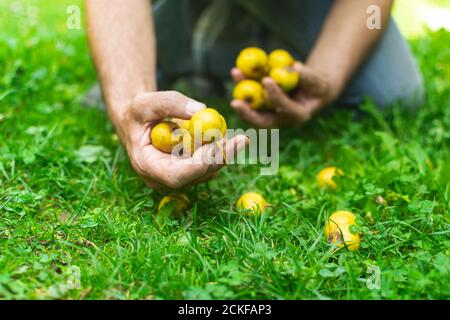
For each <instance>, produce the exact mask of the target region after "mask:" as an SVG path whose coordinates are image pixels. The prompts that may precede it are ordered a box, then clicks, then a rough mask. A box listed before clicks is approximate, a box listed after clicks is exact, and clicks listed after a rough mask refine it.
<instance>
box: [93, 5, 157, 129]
mask: <svg viewBox="0 0 450 320" xmlns="http://www.w3.org/2000/svg"><path fill="white" fill-rule="evenodd" d="M86 9H87V26H88V28H87V34H88V39H89V45H90V48H91V54H92V57H93V59H94V63H95V65H96V68H97V73H98V76H99V79H100V82H101V86H102V91H103V95H104V98H105V102H106V104H107V107H108V111H109V114H110V117H111V120H112V121H113V123H114V125H115V126H116V128H117V129H118V130H119V133H120V134H122V135H123V133H122V132H121V131H123V128H121V123H122V121H121V120H122V119H123V117H124V115H125V112H126V109H127V108H128V106H129V105H130V104H131V101H132V100H133V98H134V97H135V96H136V95H137V94H138V93H141V92H149V91H156V89H157V88H156V50H155V36H154V29H153V17H152V8H151V1H150V0H130V1H123V0H86Z"/></svg>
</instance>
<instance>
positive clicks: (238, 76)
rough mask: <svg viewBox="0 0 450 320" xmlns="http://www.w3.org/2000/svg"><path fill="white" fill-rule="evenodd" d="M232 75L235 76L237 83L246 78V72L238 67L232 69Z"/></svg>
mask: <svg viewBox="0 0 450 320" xmlns="http://www.w3.org/2000/svg"><path fill="white" fill-rule="evenodd" d="M231 77H232V78H233V80H234V82H236V83H237V82H240V81H242V80H245V76H244V74H243V73H242V71H241V70H239V69H238V68H233V69H231Z"/></svg>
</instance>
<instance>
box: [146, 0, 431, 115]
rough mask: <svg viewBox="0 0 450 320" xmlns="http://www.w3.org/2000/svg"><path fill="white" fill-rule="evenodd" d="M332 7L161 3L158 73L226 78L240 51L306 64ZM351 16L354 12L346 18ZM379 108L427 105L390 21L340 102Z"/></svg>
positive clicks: (291, 0) (325, 2) (257, 0)
mask: <svg viewBox="0 0 450 320" xmlns="http://www.w3.org/2000/svg"><path fill="white" fill-rule="evenodd" d="M333 3H334V0H300V1H299V0H280V1H271V0H214V1H208V0H160V1H157V2H156V3H155V5H154V20H155V29H156V36H157V46H158V70H159V72H160V74H161V75H162V79H164V80H166V83H170V82H171V80H174V79H176V78H177V77H180V76H183V75H192V74H201V75H205V76H208V77H211V78H215V79H219V80H227V79H229V77H230V76H229V71H230V69H231V68H232V67H233V66H234V63H235V59H236V56H237V55H238V53H239V51H240V50H241V49H243V48H244V47H248V46H259V47H262V48H264V49H266V50H267V51H270V50H273V49H275V48H284V49H287V50H289V51H290V52H291V53H293V55H294V56H296V58H297V59H300V60H305V59H306V57H307V56H308V54H309V52H310V51H311V49H312V47H313V46H314V43H315V41H316V39H317V38H318V36H319V33H320V31H321V27H322V25H323V23H324V21H325V19H326V17H327V14H328V13H329V11H330V9H331V7H332V5H333ZM349 14H351V13H349ZM365 97H370V98H372V99H373V100H374V101H375V102H376V104H377V105H378V106H379V107H380V108H383V107H387V106H390V105H392V104H394V103H396V102H399V103H400V104H401V105H402V106H404V107H405V108H409V109H415V108H417V107H419V106H420V105H421V104H422V103H423V99H424V86H423V79H422V76H421V74H420V72H419V70H418V68H417V65H416V63H415V61H414V58H413V56H412V54H411V51H410V49H409V46H408V44H407V42H406V41H405V39H404V38H403V37H402V35H401V34H400V31H399V29H398V27H397V25H396V24H395V22H394V21H393V19H391V22H390V24H389V26H388V28H387V30H386V31H385V34H384V35H383V38H382V39H381V41H380V42H379V43H378V45H377V46H376V48H375V49H374V50H373V52H372V54H371V55H370V56H369V57H368V58H367V59H366V61H365V62H364V63H363V64H362V65H361V66H360V68H359V70H358V71H357V72H356V73H355V75H354V76H353V78H352V80H351V81H350V82H349V83H348V85H347V87H346V89H345V90H344V92H343V93H342V95H341V97H340V98H339V100H338V104H343V105H358V104H360V103H361V102H362V101H363V100H364V98H365Z"/></svg>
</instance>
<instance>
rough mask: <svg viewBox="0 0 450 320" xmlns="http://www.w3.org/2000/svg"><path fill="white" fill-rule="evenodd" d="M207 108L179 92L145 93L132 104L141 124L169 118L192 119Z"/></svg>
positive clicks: (134, 113)
mask: <svg viewBox="0 0 450 320" xmlns="http://www.w3.org/2000/svg"><path fill="white" fill-rule="evenodd" d="M204 108H206V106H205V105H204V104H203V103H200V102H198V101H196V100H193V99H191V98H189V97H187V96H185V95H184V94H181V93H179V92H177V91H157V92H145V93H141V94H139V95H137V96H136V97H135V98H134V101H133V104H132V113H133V116H134V118H135V119H137V120H138V121H140V122H149V121H155V120H161V119H164V118H167V117H174V118H181V119H190V118H191V117H192V115H194V113H196V112H198V111H200V110H202V109H204Z"/></svg>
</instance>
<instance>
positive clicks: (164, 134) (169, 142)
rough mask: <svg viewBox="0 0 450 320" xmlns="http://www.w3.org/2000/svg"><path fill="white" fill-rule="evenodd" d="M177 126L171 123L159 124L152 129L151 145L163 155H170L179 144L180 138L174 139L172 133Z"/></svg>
mask: <svg viewBox="0 0 450 320" xmlns="http://www.w3.org/2000/svg"><path fill="white" fill-rule="evenodd" d="M175 129H177V125H176V124H174V123H171V122H161V123H159V124H157V125H156V126H154V127H153V128H152V131H151V133H150V137H151V140H152V145H153V146H154V147H155V148H156V149H158V150H160V151H162V152H165V153H171V152H172V149H173V148H174V147H175V146H176V145H177V144H179V143H180V142H181V139H182V137H176V136H175V135H174V134H173V131H174V130H175Z"/></svg>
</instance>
